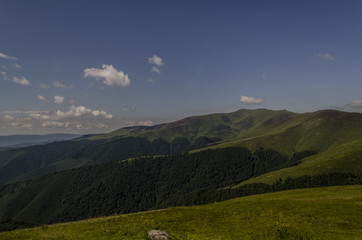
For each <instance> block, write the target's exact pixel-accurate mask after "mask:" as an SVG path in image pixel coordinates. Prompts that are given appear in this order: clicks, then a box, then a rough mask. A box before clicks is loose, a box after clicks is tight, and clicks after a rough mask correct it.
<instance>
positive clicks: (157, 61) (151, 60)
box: [148, 55, 165, 67]
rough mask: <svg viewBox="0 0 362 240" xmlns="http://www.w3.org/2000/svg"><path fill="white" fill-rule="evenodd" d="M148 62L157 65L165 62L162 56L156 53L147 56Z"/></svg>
mask: <svg viewBox="0 0 362 240" xmlns="http://www.w3.org/2000/svg"><path fill="white" fill-rule="evenodd" d="M148 62H149V63H151V64H155V65H157V66H159V67H160V66H162V65H164V64H165V63H164V62H163V60H162V58H160V57H158V56H157V55H153V56H152V57H150V58H148Z"/></svg>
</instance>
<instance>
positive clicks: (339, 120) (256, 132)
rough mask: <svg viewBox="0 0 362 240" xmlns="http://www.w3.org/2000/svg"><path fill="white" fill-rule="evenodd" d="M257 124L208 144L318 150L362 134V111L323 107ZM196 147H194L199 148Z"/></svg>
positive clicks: (283, 150) (218, 146)
mask: <svg viewBox="0 0 362 240" xmlns="http://www.w3.org/2000/svg"><path fill="white" fill-rule="evenodd" d="M261 125H264V127H261V126H256V127H255V128H253V129H252V131H250V132H249V134H250V135H244V136H243V137H239V138H237V139H231V140H228V141H224V142H222V143H220V144H218V145H214V146H212V147H209V148H222V147H237V146H243V147H247V148H248V149H250V150H252V151H253V150H256V149H257V148H259V147H264V148H270V149H273V150H276V151H278V152H281V153H284V154H286V155H288V156H291V154H292V152H300V151H304V150H314V151H317V152H319V153H321V152H324V151H326V150H328V149H330V148H333V147H336V146H339V145H341V144H345V143H348V142H351V141H354V140H357V139H360V138H361V136H362V114H358V113H346V112H339V111H334V110H324V111H318V112H314V113H305V114H298V115H293V116H291V117H289V118H286V119H285V120H282V121H279V122H278V124H272V125H271V126H265V125H266V124H265V122H262V123H261ZM201 150H204V149H199V150H196V151H201Z"/></svg>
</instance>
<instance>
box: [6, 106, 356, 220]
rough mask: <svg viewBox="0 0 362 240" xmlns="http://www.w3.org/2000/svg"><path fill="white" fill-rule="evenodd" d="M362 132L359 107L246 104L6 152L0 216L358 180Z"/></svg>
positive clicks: (108, 209) (86, 211)
mask: <svg viewBox="0 0 362 240" xmlns="http://www.w3.org/2000/svg"><path fill="white" fill-rule="evenodd" d="M361 136H362V114H360V113H349V112H341V111H336V110H321V111H317V112H312V113H293V112H289V111H285V110H282V111H273V110H267V109H256V110H245V109H242V110H239V111H236V112H232V113H220V114H209V115H203V116H192V117H188V118H185V119H182V120H179V121H176V122H171V123H166V124H160V125H155V126H151V127H144V126H136V127H126V128H122V129H119V130H116V131H113V132H111V133H107V134H100V135H92V136H82V137H78V138H76V139H72V140H67V141H61V142H54V143H50V144H45V145H39V146H32V147H26V148H19V149H13V150H8V151H2V152H0V176H1V177H0V183H1V184H3V185H2V186H1V188H0V216H2V217H7V218H11V219H15V220H21V221H26V222H31V223H34V224H40V223H53V222H63V221H73V220H79V219H83V218H91V217H96V216H104V215H111V214H116V213H128V212H137V211H144V210H149V209H158V208H164V207H169V206H175V205H176V206H177V205H194V204H201V203H208V202H213V201H221V200H225V199H229V198H234V197H238V196H245V195H250V194H256V193H264V192H271V191H278V190H283V189H291V188H300V187H313V186H321V187H323V186H331V185H346V184H360V183H362V180H361V179H362V175H361V173H362V157H361V156H362V155H361V153H362V150H361V149H362V137H361ZM25 180H26V181H25Z"/></svg>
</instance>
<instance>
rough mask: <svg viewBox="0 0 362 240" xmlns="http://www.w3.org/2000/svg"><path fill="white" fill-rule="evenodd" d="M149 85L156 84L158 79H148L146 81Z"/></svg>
mask: <svg viewBox="0 0 362 240" xmlns="http://www.w3.org/2000/svg"><path fill="white" fill-rule="evenodd" d="M146 81H147V82H148V83H151V84H155V83H156V79H154V78H147V80H146Z"/></svg>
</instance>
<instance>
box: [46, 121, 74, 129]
mask: <svg viewBox="0 0 362 240" xmlns="http://www.w3.org/2000/svg"><path fill="white" fill-rule="evenodd" d="M41 126H42V127H48V128H68V127H69V126H70V122H59V121H45V122H43V123H42V124H41Z"/></svg>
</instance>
